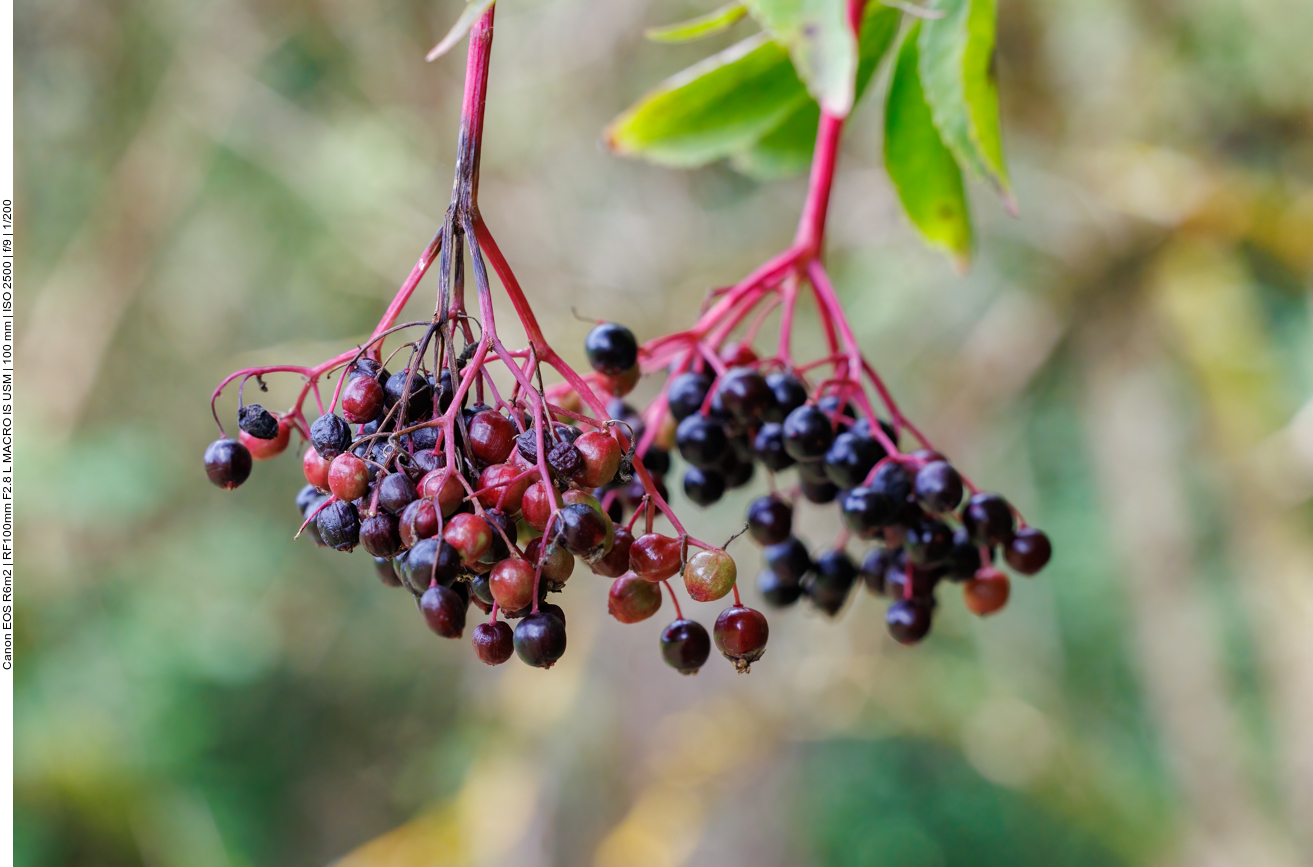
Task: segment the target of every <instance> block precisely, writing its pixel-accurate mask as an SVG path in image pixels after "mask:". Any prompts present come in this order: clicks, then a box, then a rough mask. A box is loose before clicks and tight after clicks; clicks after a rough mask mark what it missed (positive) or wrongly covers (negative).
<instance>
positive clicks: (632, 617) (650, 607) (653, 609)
mask: <svg viewBox="0 0 1313 867" xmlns="http://www.w3.org/2000/svg"><path fill="white" fill-rule="evenodd" d="M660 608H661V585H660V584H654V583H653V582H651V581H645V580H644V579H642V578H639V577H638V576H637V575H633V574H628V575H621V576H620V577H619V578H617V579H616V580H615V582H614V583H613V584H612V585H611V591H610V593H608V594H607V601H606V610H607V611H609V612H610V613H611V616H612V617H614V618H615V619H616V620H619V621H620V622H621V623H638V622H639V621H641V620H646V619H647V618H649V617H651V616H652V615H653V614H656V613H657V611H658V610H659V609H660Z"/></svg>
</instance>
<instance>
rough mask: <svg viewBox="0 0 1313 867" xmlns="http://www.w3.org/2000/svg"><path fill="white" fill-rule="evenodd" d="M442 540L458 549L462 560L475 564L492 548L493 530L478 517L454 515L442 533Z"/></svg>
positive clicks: (457, 551) (465, 514)
mask: <svg viewBox="0 0 1313 867" xmlns="http://www.w3.org/2000/svg"><path fill="white" fill-rule="evenodd" d="M442 538H443V539H444V540H446V542H447V543H448V544H449V545H451V547H453V548H455V549H456V553H457V554H459V555H460V558H461V560H463V561H464V562H466V563H473V562H474V561H476V560H478V559H479V558H481V557H482V556H483V555H484V554H485V553H487V551H488V548H490V547H491V546H492V528H491V527H489V526H488V522H487V521H485V520H484V519H483V518H480V517H479V516H478V515H471V514H469V513H463V514H459V515H454V516H453V517H452V519H451V520H450V521H448V522H447V526H446V527H445V528H444V529H443V531H442Z"/></svg>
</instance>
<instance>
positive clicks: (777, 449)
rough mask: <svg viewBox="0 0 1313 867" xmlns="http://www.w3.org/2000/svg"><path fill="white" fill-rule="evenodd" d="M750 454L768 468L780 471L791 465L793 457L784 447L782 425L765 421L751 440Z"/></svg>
mask: <svg viewBox="0 0 1313 867" xmlns="http://www.w3.org/2000/svg"><path fill="white" fill-rule="evenodd" d="M752 455H753V457H755V458H756V459H757V460H759V461H761V463H762V466H764V467H766V469H768V470H773V471H775V472H777V473H778V472H780V471H782V470H787V469H788V468H789V467H791V466H793V463H794V461H793V458H792V457H791V456H790V455H789V453H788V452H787V451H785V449H784V426H783V425H780V424H776V423H774V422H767V423H766V424H764V425H762V426H761V429H760V430H758V431H757V435H756V436H755V437H753V440H752Z"/></svg>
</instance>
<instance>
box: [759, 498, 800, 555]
mask: <svg viewBox="0 0 1313 867" xmlns="http://www.w3.org/2000/svg"><path fill="white" fill-rule="evenodd" d="M748 532H749V533H750V534H751V535H752V539H753V541H755V542H756V543H757V544H758V545H778V544H779V543H780V542H783V541H784V540H785V539H787V538H789V535H790V534H791V533H792V532H793V507H792V506H790V505H789V504H788V503H786V502H785V501H784V500H781V499H780V498H779V497H758V498H757V499H755V500H753V501H752V504H751V505H750V506H748Z"/></svg>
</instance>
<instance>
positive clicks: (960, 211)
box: [884, 23, 971, 267]
mask: <svg viewBox="0 0 1313 867" xmlns="http://www.w3.org/2000/svg"><path fill="white" fill-rule="evenodd" d="M920 26H921V25H920V24H919V23H918V24H916V25H914V26H913V27H912V29H911V30H909V31H908V34H907V37H906V38H905V39H904V40H903V45H902V48H901V49H900V50H899V52H898V62H897V65H896V66H895V67H894V75H893V80H892V81H891V82H890V85H889V100H888V103H887V104H886V106H885V122H884V161H885V168H886V169H888V171H889V177H890V179H891V180H892V181H893V183H894V187H895V189H897V190H898V198H899V200H900V201H901V202H902V204H903V210H904V211H905V212H906V213H907V216H908V218H909V219H910V220H911V221H912V224H913V225H914V226H916V228H917V230H918V231H919V232H920V233H921V237H922V238H923V239H925V242H926V243H927V244H929V245H930V246H932V247H938V248H940V249H942V250H944V251H946V252H948V253H949V254H950V255H952V256H953V257H954V259H955V260H956V262H957V264H958V266H959V267H965V265H966V262H967V259H968V257H969V253H970V249H971V220H970V216H969V214H968V211H967V201H966V191H965V190H964V189H963V185H962V171H961V169H959V168H958V165H957V162H956V160H954V159H953V153H952V151H950V150H949V149H948V147H947V146H945V144H944V142H943V140H942V139H941V138H940V137H939V131H938V129H936V128H935V124H934V120H933V119H932V117H931V114H930V106H929V105H928V104H927V103H926V100H925V94H924V91H923V90H922V87H921V78H920V73H919V72H918V69H917V66H918V64H917V57H918V54H919V52H918V49H917V42H918V40H917V38H916V37H917V34H916V30H917V28H918V27H920Z"/></svg>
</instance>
